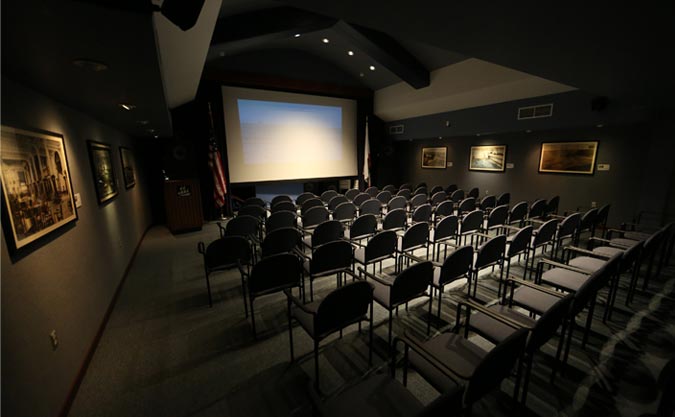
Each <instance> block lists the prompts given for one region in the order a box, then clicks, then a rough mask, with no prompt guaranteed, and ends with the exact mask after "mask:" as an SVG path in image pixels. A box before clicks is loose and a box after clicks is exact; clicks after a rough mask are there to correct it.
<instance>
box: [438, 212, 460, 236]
mask: <svg viewBox="0 0 675 417" xmlns="http://www.w3.org/2000/svg"><path fill="white" fill-rule="evenodd" d="M458 228H459V219H458V218H457V216H446V217H443V219H441V221H439V222H438V224H436V227H435V228H434V242H440V241H442V240H445V239H450V238H454V237H457V229H458Z"/></svg>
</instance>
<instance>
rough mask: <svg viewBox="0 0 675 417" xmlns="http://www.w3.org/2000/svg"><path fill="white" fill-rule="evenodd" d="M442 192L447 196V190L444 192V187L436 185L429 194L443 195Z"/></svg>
mask: <svg viewBox="0 0 675 417" xmlns="http://www.w3.org/2000/svg"><path fill="white" fill-rule="evenodd" d="M441 192H442V193H444V194H445V190H443V187H441V186H440V185H434V186H433V187H431V191H429V194H431V195H434V194H436V193H441ZM446 196H447V194H446Z"/></svg>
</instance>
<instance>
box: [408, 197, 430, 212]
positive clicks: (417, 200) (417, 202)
mask: <svg viewBox="0 0 675 417" xmlns="http://www.w3.org/2000/svg"><path fill="white" fill-rule="evenodd" d="M427 200H428V199H427V195H426V194H415V195H414V196H413V197H412V198H411V199H410V209H411V210H414V209H415V208H417V207H418V206H421V205H422V204H425V203H426V202H427Z"/></svg>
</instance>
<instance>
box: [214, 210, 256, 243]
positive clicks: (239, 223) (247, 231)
mask: <svg viewBox="0 0 675 417" xmlns="http://www.w3.org/2000/svg"><path fill="white" fill-rule="evenodd" d="M218 229H219V230H220V237H225V236H242V237H244V238H246V239H248V240H249V241H250V242H251V243H252V244H253V246H254V247H255V246H257V243H258V241H259V237H260V233H261V222H260V219H259V218H258V217H254V216H249V215H245V214H243V215H241V216H237V217H234V218H232V219H230V220H228V222H227V223H226V224H225V226H224V227H223V226H222V225H221V224H220V223H218Z"/></svg>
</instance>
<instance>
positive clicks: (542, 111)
mask: <svg viewBox="0 0 675 417" xmlns="http://www.w3.org/2000/svg"><path fill="white" fill-rule="evenodd" d="M551 116H553V103H549V104H540V105H538V106H529V107H519V108H518V120H525V119H538V118H540V117H551Z"/></svg>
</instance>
